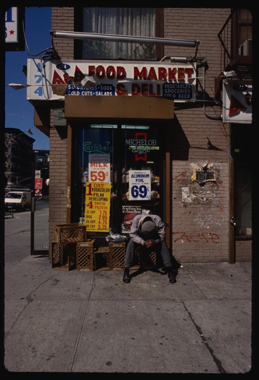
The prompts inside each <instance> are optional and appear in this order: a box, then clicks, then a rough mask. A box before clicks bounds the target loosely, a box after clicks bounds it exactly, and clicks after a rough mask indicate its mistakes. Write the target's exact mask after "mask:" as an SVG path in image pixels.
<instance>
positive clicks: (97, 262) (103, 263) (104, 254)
mask: <svg viewBox="0 0 259 380" xmlns="http://www.w3.org/2000/svg"><path fill="white" fill-rule="evenodd" d="M110 262H111V260H110V250H109V247H99V248H98V249H96V250H94V270H109V269H110Z"/></svg>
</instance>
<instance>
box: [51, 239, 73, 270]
mask: <svg viewBox="0 0 259 380" xmlns="http://www.w3.org/2000/svg"><path fill="white" fill-rule="evenodd" d="M51 264H52V268H53V269H60V270H67V271H68V270H71V269H75V267H76V243H65V244H64V243H56V242H52V259H51Z"/></svg>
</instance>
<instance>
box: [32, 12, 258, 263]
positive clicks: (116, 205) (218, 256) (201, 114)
mask: <svg viewBox="0 0 259 380" xmlns="http://www.w3.org/2000/svg"><path fill="white" fill-rule="evenodd" d="M159 14H160V16H159V15H158V14H157V15H156V16H157V19H159V23H160V27H161V28H160V33H161V34H159V33H156V35H160V36H161V35H163V36H164V37H166V38H173V39H181V40H186V39H190V36H195V39H197V40H200V42H201V43H200V46H199V56H202V57H206V60H207V62H208V65H209V69H208V70H207V71H206V84H205V90H206V97H209V98H210V99H214V96H215V91H214V80H215V78H217V77H218V76H219V74H220V73H221V72H222V70H224V68H225V67H224V62H223V58H222V54H221V52H222V50H221V46H220V44H219V41H218V38H217V34H218V32H219V30H220V29H221V28H222V24H223V20H225V19H227V17H228V16H229V14H230V9H178V8H170V9H164V10H163V12H162V15H161V11H160V13H159ZM74 17H75V12H74V9H73V8H66V7H64V8H53V9H52V29H53V30H66V31H68V30H69V31H74ZM159 17H160V18H159ZM201 21H202V28H201ZM186 25H188V30H187V29H186ZM176 26H177V28H176ZM161 30H162V32H161ZM192 39H193V38H192ZM74 45H75V43H74V40H73V39H67V38H61V39H58V38H57V39H54V46H55V48H56V50H57V52H58V54H59V56H60V57H61V58H62V62H64V61H66V60H67V61H68V60H70V61H71V60H72V61H73V60H75V55H74ZM176 51H177V53H176ZM159 54H160V59H161V58H162V57H163V56H171V57H176V56H181V57H189V56H190V55H193V51H190V49H189V48H186V47H177V48H175V47H170V46H169V47H168V46H165V47H164V48H163V52H162V53H161V51H160V52H159ZM120 62H122V63H123V61H120ZM134 62H135V61H133V63H134ZM100 64H102V60H100ZM200 73H201V78H202V79H201V82H202V84H204V83H203V79H204V77H203V74H202V73H203V67H201V68H200ZM199 76H200V74H199ZM199 90H201V87H200V88H199ZM144 91H146V90H144ZM149 91H150V89H149ZM142 95H143V94H142ZM202 100H203V99H202V97H200V98H199V96H198V97H197V98H196V100H195V101H194V102H191V103H190V102H184V103H179V102H177V101H173V100H172V99H166V98H164V99H163V98H160V97H155V96H134V97H133V96H122V97H119V96H111V97H108V96H107V97H106V96H100V97H99V96H98V97H97V96H95V97H90V96H65V100H64V102H62V101H59V100H54V101H52V102H51V104H49V103H50V102H49V101H48V102H44V103H45V104H42V103H41V102H36V101H35V102H34V106H35V125H36V126H37V127H38V128H40V129H41V130H43V131H45V132H46V133H47V134H49V136H50V215H49V222H50V223H49V224H50V227H49V228H50V234H49V236H50V240H52V235H53V227H54V225H55V224H60V223H69V222H78V221H79V218H80V217H81V216H82V210H83V211H84V204H83V202H84V194H83V189H84V187H82V177H83V176H82V174H83V172H82V170H85V169H86V167H87V166H88V161H87V159H88V158H87V157H86V156H85V153H86V154H87V152H86V151H85V150H84V148H83V146H85V145H84V144H86V143H89V142H90V143H91V144H92V145H94V144H95V145H98V146H101V147H103V146H105V145H106V146H107V144H109V147H111V148H112V149H111V151H110V152H112V154H111V157H112V158H111V165H112V167H110V170H111V171H110V174H111V183H112V186H114V189H115V187H117V188H116V189H115V190H116V191H115V193H116V194H119V192H121V193H122V197H121V199H119V198H120V197H118V196H117V197H114V199H113V200H112V202H111V227H112V228H113V230H114V232H118V233H121V232H122V230H120V228H122V217H123V214H124V211H123V210H125V209H127V208H128V207H129V206H132V205H133V206H134V207H135V209H134V208H133V211H134V212H139V209H140V208H141V209H151V211H153V212H157V213H158V214H160V215H161V216H162V217H163V219H164V221H165V222H166V231H167V243H168V244H169V246H170V247H171V248H172V251H173V254H174V256H175V257H176V259H177V260H179V261H180V262H215V261H230V262H233V261H234V260H235V259H236V260H238V259H239V257H240V259H242V260H243V259H248V260H249V259H250V257H251V256H250V255H251V249H250V247H251V241H245V242H242V244H241V245H242V255H245V257H244V256H243V257H241V256H239V253H238V250H239V244H236V243H237V242H236V241H235V237H234V229H233V227H232V226H231V225H230V223H229V221H230V219H231V217H232V216H233V212H234V209H233V208H234V206H233V159H232V157H231V128H230V124H229V123H223V122H222V121H221V120H212V118H208V117H207V116H206V115H205V113H209V115H210V116H211V117H214V118H215V119H216V117H218V116H220V113H221V109H220V107H217V106H216V103H213V101H212V102H211V103H207V105H208V106H210V107H208V106H207V107H206V110H205V109H204V107H203V105H204V102H203V101H202ZM46 103H48V107H49V108H50V110H51V109H54V108H55V110H54V111H52V110H51V111H49V112H46ZM168 104H170V106H168ZM63 110H64V111H63ZM63 112H64V113H63ZM50 115H51V116H50ZM50 119H51V123H50V122H49V120H50ZM111 126H112V127H111ZM93 127H94V128H93ZM127 127H128V128H127ZM138 133H141V134H142V135H141V137H142V140H143V139H144V140H145V141H149V140H150V141H156V146H159V150H151V151H150V153H148V154H149V155H150V156H149V157H147V160H146V161H145V162H144V161H143V160H139V161H138V162H136V160H135V161H134V157H135V154H136V153H135V152H133V151H132V150H131V155H132V156H131V157H129V150H128V148H129V146H126V141H129V140H133V139H135V140H136V134H138ZM104 136H105V137H104ZM139 136H140V135H137V139H138V138H139ZM103 139H104V140H103ZM126 148H127V149H126ZM102 153H104V151H102ZM133 156H134V157H133ZM122 157H123V159H122ZM132 159H133V161H134V162H132ZM80 160H81V161H83V162H81V161H80ZM148 161H149V163H148ZM150 161H151V162H153V163H150ZM79 163H80V165H81V166H80V165H79ZM115 164H118V166H119V169H118V170H115ZM152 165H153V166H152ZM83 166H84V168H83ZM79 167H80V170H78V168H79ZM130 168H132V169H134V170H135V169H136V170H138V169H139V170H145V169H148V170H150V169H151V170H152V171H153V176H152V179H153V181H152V183H151V186H152V188H151V191H153V194H154V195H155V194H156V193H158V194H159V198H154V197H153V198H151V202H150V201H143V202H141V201H138V202H132V201H129V200H128V199H127V197H126V193H127V189H126V188H125V184H127V181H126V180H125V179H124V177H123V176H125V178H126V175H127V172H128V170H129V169H130ZM78 171H79V173H78ZM115 172H117V173H121V174H120V175H118V174H117V175H116V173H115ZM88 174H89V173H88ZM158 185H159V186H158ZM115 198H116V199H115ZM128 209H130V208H128ZM106 235H107V232H106V233H99V232H97V233H96V234H95V236H97V237H98V239H99V241H100V244H102V242H103V241H104V240H105V239H104V237H105V236H106ZM50 246H51V244H50Z"/></svg>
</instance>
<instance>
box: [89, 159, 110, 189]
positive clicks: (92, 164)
mask: <svg viewBox="0 0 259 380" xmlns="http://www.w3.org/2000/svg"><path fill="white" fill-rule="evenodd" d="M110 171H111V164H110V155H109V154H89V164H88V175H89V182H102V183H104V182H106V183H109V182H110Z"/></svg>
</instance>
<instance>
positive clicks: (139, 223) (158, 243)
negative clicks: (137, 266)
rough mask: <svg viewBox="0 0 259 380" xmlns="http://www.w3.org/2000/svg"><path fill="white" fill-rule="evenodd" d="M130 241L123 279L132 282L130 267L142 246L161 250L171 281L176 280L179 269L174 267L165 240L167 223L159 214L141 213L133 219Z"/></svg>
mask: <svg viewBox="0 0 259 380" xmlns="http://www.w3.org/2000/svg"><path fill="white" fill-rule="evenodd" d="M129 235H130V237H131V239H130V241H129V243H128V245H127V249H126V255H125V264H124V274H123V281H124V282H125V283H129V282H130V275H129V268H130V266H131V265H132V262H133V259H134V254H135V250H136V248H138V247H141V248H142V249H143V250H147V251H149V252H150V250H152V251H156V252H159V253H160V254H161V256H162V260H163V264H164V267H165V270H166V272H167V273H168V278H169V282H170V283H172V284H173V283H175V282H176V274H177V270H176V269H175V268H173V264H172V260H171V256H170V252H169V249H168V247H167V244H166V241H165V225H164V223H163V221H162V219H161V218H160V216H158V215H153V214H139V215H137V216H135V218H134V219H133V223H132V226H131V230H130V234H129Z"/></svg>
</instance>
